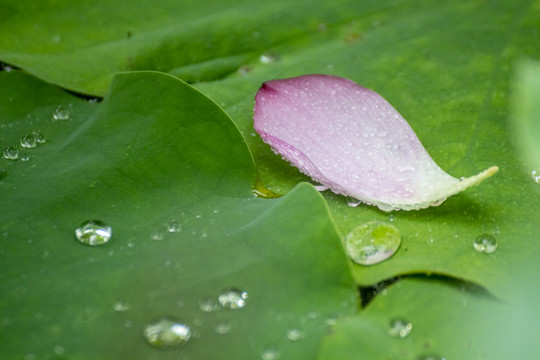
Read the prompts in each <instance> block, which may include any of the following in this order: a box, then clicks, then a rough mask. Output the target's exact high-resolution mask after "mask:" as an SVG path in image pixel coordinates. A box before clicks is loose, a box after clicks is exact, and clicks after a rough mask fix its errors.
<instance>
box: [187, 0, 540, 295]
mask: <svg viewBox="0 0 540 360" xmlns="http://www.w3.org/2000/svg"><path fill="white" fill-rule="evenodd" d="M539 7H540V4H539V2H538V1H532V2H531V1H519V2H512V3H509V2H499V3H497V4H489V5H488V4H485V3H484V2H482V1H463V2H451V3H442V2H439V3H429V4H427V3H422V2H414V3H412V2H403V3H399V4H394V6H392V7H389V8H387V9H384V10H382V9H381V10H380V11H378V12H372V13H368V14H365V13H360V12H359V13H358V14H357V17H356V19H355V21H354V22H345V23H344V24H341V25H340V26H334V27H328V28H327V29H326V30H324V31H321V32H319V33H315V32H314V33H311V34H309V35H306V36H305V37H304V38H301V39H300V38H297V39H295V41H296V42H293V41H291V42H289V43H284V44H280V45H279V46H276V47H274V48H272V49H270V50H271V51H272V52H273V53H275V54H277V55H279V57H280V58H279V60H276V61H274V62H272V63H269V64H259V63H256V62H253V63H251V64H249V65H250V66H251V72H249V73H246V74H238V75H236V76H231V77H229V78H227V79H225V80H223V81H220V82H215V83H200V84H197V87H198V88H199V89H201V90H202V91H203V92H205V93H206V94H207V95H209V96H210V97H212V98H213V99H215V100H216V101H217V102H218V103H220V104H221V105H222V106H223V107H224V109H225V110H226V111H227V113H228V114H229V115H231V117H232V118H233V120H234V121H235V122H236V123H237V124H238V126H239V128H240V129H241V131H242V132H243V133H244V134H245V136H246V139H247V141H248V144H249V146H250V148H251V149H252V152H253V154H254V157H255V160H256V162H257V166H258V169H259V170H260V174H261V179H262V182H263V183H264V184H265V185H266V186H267V187H269V188H270V189H271V190H273V191H274V192H277V193H281V194H285V193H287V192H288V191H289V190H290V189H291V188H293V187H294V185H295V184H296V183H297V182H299V181H309V179H308V178H306V177H305V176H303V175H301V174H300V173H299V172H298V171H297V170H296V169H295V168H293V167H291V166H289V164H288V163H287V162H285V161H283V160H282V159H281V158H280V157H279V156H277V155H275V154H273V153H272V152H271V151H270V149H269V147H268V146H267V145H265V144H263V143H262V141H261V140H260V138H259V137H258V135H257V134H255V133H254V131H253V120H252V116H251V115H252V111H253V110H252V107H253V95H254V94H255V92H256V91H257V89H258V87H259V86H260V84H261V82H262V81H265V80H270V79H273V78H284V77H290V76H297V75H300V74H304V73H330V74H335V75H341V76H345V77H347V78H350V79H353V80H354V81H356V82H358V83H360V84H362V85H364V86H367V87H370V88H372V89H374V90H376V91H377V92H379V93H380V94H381V95H383V96H384V97H385V98H386V99H387V100H389V102H390V103H391V104H393V105H394V107H395V108H396V109H397V110H398V111H399V112H400V113H401V114H402V115H403V116H404V117H405V118H406V119H407V120H408V121H409V123H410V124H411V126H412V127H413V129H414V130H415V132H416V133H417V135H418V137H419V139H420V140H421V141H422V143H423V144H424V146H425V147H426V149H427V151H428V152H429V153H430V155H431V156H432V157H433V158H434V160H435V161H436V162H437V163H438V164H439V165H440V166H441V167H442V168H443V169H444V170H446V171H448V172H449V173H450V174H451V175H453V176H455V177H461V176H471V175H473V174H475V173H478V172H479V171H481V170H483V169H486V168H487V167H489V166H491V165H498V166H499V167H500V172H499V173H498V174H496V175H495V176H494V177H493V178H491V179H488V180H486V181H485V182H484V183H482V184H481V185H480V186H479V187H475V188H472V189H470V190H468V191H467V192H465V193H463V194H460V195H457V196H454V197H452V198H450V199H448V200H447V201H446V202H445V203H443V204H442V205H441V206H439V207H437V208H430V209H426V210H421V211H413V212H394V213H392V214H387V213H383V212H381V211H379V210H377V209H376V208H374V207H371V206H360V207H358V208H349V207H348V206H347V205H346V199H345V198H343V197H342V196H337V195H333V194H332V193H329V192H325V193H324V196H325V198H326V199H327V200H328V203H329V206H330V208H331V210H332V214H333V216H334V218H335V221H336V223H337V225H338V227H339V229H340V232H341V234H342V235H343V236H344V235H346V234H347V233H348V232H349V231H350V230H351V229H353V228H354V227H355V226H357V225H359V224H362V223H364V222H367V221H370V220H383V221H393V224H395V225H396V226H397V227H398V228H399V229H400V230H401V232H402V235H403V242H402V246H401V249H400V250H399V251H398V253H397V254H396V255H395V256H394V257H393V258H391V259H390V260H388V261H386V262H384V263H381V264H379V265H375V266H371V267H361V266H355V268H354V271H355V274H356V279H357V281H358V282H359V283H360V284H364V285H366V284H370V283H375V282H378V281H381V280H383V279H386V278H390V277H393V276H395V275H397V274H404V273H418V272H429V273H441V274H448V275H451V276H454V277H459V278H463V279H468V280H472V281H475V282H477V283H480V284H482V285H483V286H485V287H487V288H488V289H489V290H490V291H492V292H493V293H495V294H497V295H498V296H500V297H502V298H505V299H510V298H511V297H513V296H514V295H515V294H516V291H518V292H519V289H520V288H521V287H522V286H524V284H523V283H522V282H520V281H517V279H518V278H519V276H521V275H522V272H523V267H522V265H523V264H526V263H532V264H537V262H536V260H535V256H536V254H537V253H538V250H539V247H540V242H539V241H538V240H539V239H540V229H539V228H538V226H536V223H537V219H538V216H539V215H540V209H539V204H540V199H539V197H538V192H535V191H534V190H535V187H537V184H535V183H534V181H532V180H531V177H530V171H525V170H524V169H523V168H522V163H523V157H522V156H521V154H520V153H517V152H516V151H515V147H514V143H513V142H512V141H511V137H510V133H511V132H510V131H509V127H510V124H509V123H508V94H509V92H510V89H509V83H510V80H511V78H512V69H513V64H514V62H515V60H516V59H518V58H519V57H521V56H525V55H527V56H536V57H538V56H540V52H539V50H538V47H536V46H535V45H534V44H536V40H537V35H536V34H537V32H538V31H539V30H540V29H539V28H540V21H539V14H540V12H539V11H538V9H539ZM233 89H234V91H233ZM486 233H487V234H491V235H493V236H495V237H496V238H497V240H498V243H499V247H498V250H497V251H496V253H494V254H492V255H489V256H488V255H485V254H480V253H477V252H476V251H475V250H474V249H473V241H474V239H475V238H476V237H477V236H478V235H481V234H486ZM536 272H538V269H536Z"/></svg>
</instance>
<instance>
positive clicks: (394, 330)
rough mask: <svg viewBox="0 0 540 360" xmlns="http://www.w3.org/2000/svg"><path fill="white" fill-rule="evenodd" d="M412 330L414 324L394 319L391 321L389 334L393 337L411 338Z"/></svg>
mask: <svg viewBox="0 0 540 360" xmlns="http://www.w3.org/2000/svg"><path fill="white" fill-rule="evenodd" d="M411 330H412V324H411V323H410V322H409V321H407V320H404V319H393V320H392V321H390V328H389V329H388V333H389V334H390V335H392V336H395V337H399V338H405V337H407V336H409V334H410V333H411Z"/></svg>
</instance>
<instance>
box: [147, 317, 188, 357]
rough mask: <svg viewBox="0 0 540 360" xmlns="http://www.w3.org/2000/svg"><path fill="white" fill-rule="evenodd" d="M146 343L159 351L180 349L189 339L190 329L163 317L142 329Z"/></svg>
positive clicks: (174, 320) (176, 321)
mask: <svg viewBox="0 0 540 360" xmlns="http://www.w3.org/2000/svg"><path fill="white" fill-rule="evenodd" d="M143 335H144V339H145V340H146V342H147V343H148V344H150V345H152V346H155V347H157V348H161V349H167V348H172V347H180V346H183V345H185V344H186V343H187V342H188V340H189V339H190V338H191V329H190V328H189V326H187V325H185V324H183V323H181V322H180V321H178V320H176V319H173V318H170V317H164V318H161V319H159V320H157V321H155V322H153V323H151V324H148V325H146V326H145V327H144V329H143Z"/></svg>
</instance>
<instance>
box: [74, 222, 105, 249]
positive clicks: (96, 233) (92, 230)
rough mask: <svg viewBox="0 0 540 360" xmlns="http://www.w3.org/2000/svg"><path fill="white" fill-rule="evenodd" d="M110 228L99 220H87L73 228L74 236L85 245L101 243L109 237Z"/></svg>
mask: <svg viewBox="0 0 540 360" xmlns="http://www.w3.org/2000/svg"><path fill="white" fill-rule="evenodd" d="M111 235H112V228H111V227H110V226H109V225H107V224H106V223H104V222H103V221H100V220H88V221H85V222H83V223H82V224H81V225H80V226H79V227H78V228H76V229H75V237H76V238H77V240H78V241H80V242H81V243H83V244H85V245H91V246H94V245H103V244H105V243H107V242H108V241H109V240H110V239H111Z"/></svg>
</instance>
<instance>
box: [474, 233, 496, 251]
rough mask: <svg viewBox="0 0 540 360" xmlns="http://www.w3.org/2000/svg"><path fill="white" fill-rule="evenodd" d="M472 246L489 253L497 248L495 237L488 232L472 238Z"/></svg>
mask: <svg viewBox="0 0 540 360" xmlns="http://www.w3.org/2000/svg"><path fill="white" fill-rule="evenodd" d="M473 246H474V250H476V251H478V252H481V253H484V254H491V253H492V252H494V251H495V250H496V249H497V239H495V238H494V237H493V236H491V235H489V234H482V235H479V236H477V237H476V239H474V243H473Z"/></svg>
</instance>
